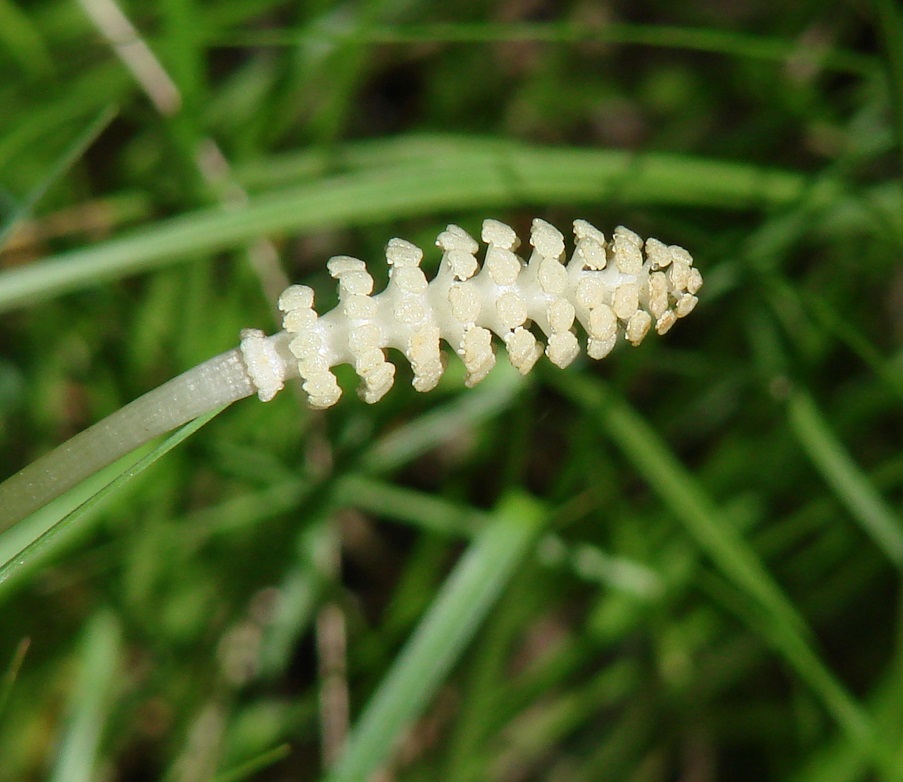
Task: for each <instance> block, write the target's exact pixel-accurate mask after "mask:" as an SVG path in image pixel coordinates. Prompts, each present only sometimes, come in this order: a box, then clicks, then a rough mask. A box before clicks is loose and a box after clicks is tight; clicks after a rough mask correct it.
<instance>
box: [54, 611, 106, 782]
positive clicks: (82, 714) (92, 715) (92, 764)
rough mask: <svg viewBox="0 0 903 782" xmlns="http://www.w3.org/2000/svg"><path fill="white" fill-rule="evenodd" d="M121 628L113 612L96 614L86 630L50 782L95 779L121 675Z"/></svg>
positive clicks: (87, 781)
mask: <svg viewBox="0 0 903 782" xmlns="http://www.w3.org/2000/svg"><path fill="white" fill-rule="evenodd" d="M120 644H121V639H120V629H119V624H118V622H117V621H116V619H115V617H114V616H113V614H111V613H109V612H101V613H98V614H96V615H95V616H94V617H93V619H92V620H91V622H90V623H89V624H88V627H87V629H86V631H85V636H84V640H83V644H82V658H81V669H80V671H79V673H78V678H77V680H76V683H75V689H74V690H73V691H72V693H71V695H70V697H69V709H68V712H69V713H68V717H67V720H66V722H67V724H66V728H65V731H64V733H63V736H62V739H61V741H60V748H59V753H58V755H57V761H56V765H55V766H54V769H53V774H52V775H51V776H50V780H51V782H92V780H94V779H96V778H97V774H98V773H99V771H100V741H101V735H102V732H103V727H104V725H106V723H107V722H108V721H109V719H110V716H111V715H110V711H111V706H112V695H113V692H114V687H115V684H116V680H117V678H118V675H119V670H118V669H119V655H120Z"/></svg>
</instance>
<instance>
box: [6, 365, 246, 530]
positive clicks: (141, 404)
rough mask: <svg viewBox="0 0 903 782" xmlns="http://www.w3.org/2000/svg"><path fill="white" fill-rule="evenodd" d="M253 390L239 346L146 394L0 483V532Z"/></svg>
mask: <svg viewBox="0 0 903 782" xmlns="http://www.w3.org/2000/svg"><path fill="white" fill-rule="evenodd" d="M256 391H257V386H255V384H254V383H253V381H252V380H251V378H250V377H249V375H248V371H247V368H246V366H245V362H244V359H243V357H242V353H241V351H240V350H239V349H238V348H235V349H234V350H229V351H227V352H226V353H222V354H220V355H218V356H215V357H214V358H211V359H210V360H208V361H205V362H204V363H203V364H199V365H198V366H196V367H194V368H193V369H189V370H188V371H187V372H184V373H182V374H181V375H179V376H178V377H175V378H173V379H172V380H169V381H168V382H166V383H164V384H163V385H161V386H159V387H157V388H155V389H153V390H152V391H149V392H148V393H146V394H144V396H141V397H139V398H138V399H136V400H135V401H134V402H130V403H129V404H127V405H126V406H125V407H123V408H121V409H119V410H117V411H116V412H115V413H112V414H111V415H109V416H107V417H106V418H104V419H103V420H102V421H98V422H97V423H96V424H94V425H93V426H91V427H89V428H88V429H86V430H85V431H83V432H81V433H79V434H77V435H75V436H74V437H72V438H71V439H70V440H67V441H66V442H65V443H63V444H62V445H60V446H59V447H57V448H55V449H54V450H52V451H50V452H49V453H47V454H45V455H44V456H42V457H40V458H39V459H37V460H36V461H35V462H33V463H32V464H30V465H28V466H27V467H25V468H24V469H22V470H20V471H19V472H17V473H16V474H15V475H13V476H12V477H10V478H9V479H7V480H6V481H4V482H3V483H2V484H0V532H4V531H5V530H7V529H9V528H10V527H12V526H13V525H14V524H15V523H16V522H18V521H21V520H22V519H24V518H25V517H26V516H29V515H31V514H32V513H34V512H35V511H37V510H38V509H40V508H41V507H43V506H44V505H46V504H47V503H48V502H50V501H51V500H53V499H55V498H56V497H59V496H60V495H61V494H63V493H64V492H66V491H68V490H69V489H71V488H72V487H73V486H75V485H76V484H78V483H80V482H81V481H83V480H84V479H85V478H87V477H89V476H90V475H93V474H94V473H95V472H97V471H98V470H100V469H103V468H104V467H106V466H108V465H110V464H112V463H113V462H115V461H116V460H117V459H119V458H120V457H122V456H125V455H126V454H127V453H130V452H131V451H133V450H135V449H136V448H138V447H139V446H141V445H144V444H145V443H147V442H149V441H150V440H153V439H154V438H155V437H158V436H160V435H162V434H165V433H166V432H169V431H171V430H172V429H175V428H176V427H178V426H182V425H183V424H186V423H188V422H189V421H191V420H193V419H195V418H197V417H198V416H199V415H202V414H203V413H206V412H208V411H210V410H215V409H216V408H218V407H222V406H224V405H228V404H231V403H232V402H235V401H237V400H239V399H243V398H244V397H246V396H250V395H251V394H253V393H255V392H256Z"/></svg>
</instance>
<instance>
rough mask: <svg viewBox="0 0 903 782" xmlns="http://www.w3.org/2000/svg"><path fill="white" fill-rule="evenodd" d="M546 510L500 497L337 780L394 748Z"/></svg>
mask: <svg viewBox="0 0 903 782" xmlns="http://www.w3.org/2000/svg"><path fill="white" fill-rule="evenodd" d="M542 518H543V513H542V509H541V508H540V507H539V506H538V505H537V504H536V503H535V502H534V501H532V500H530V499H528V498H527V497H525V496H509V497H508V498H507V499H505V500H504V501H503V502H502V503H501V504H500V505H499V507H498V508H497V510H496V511H495V512H494V513H493V514H492V520H491V521H490V522H489V524H488V525H487V526H486V528H485V529H484V530H482V531H481V532H480V533H479V534H478V535H477V536H476V538H475V539H474V541H473V543H472V545H471V546H470V548H469V549H468V550H467V552H466V554H465V555H464V556H463V558H462V559H461V561H460V562H459V563H458V565H457V566H456V568H455V570H454V571H453V572H452V574H451V575H450V576H449V578H448V580H447V581H446V583H445V586H444V587H443V588H442V590H441V592H440V593H439V595H438V597H437V598H436V600H435V601H434V602H433V605H432V606H431V607H430V609H429V610H428V612H427V615H426V616H425V617H424V618H423V620H422V621H421V623H420V625H419V626H418V627H417V629H416V630H415V632H414V634H413V636H412V637H411V638H410V640H409V641H408V643H407V645H406V646H405V648H404V649H403V650H402V652H401V653H400V654H399V656H398V657H397V659H396V661H395V663H394V665H393V666H392V668H391V670H390V671H389V673H388V674H387V675H386V677H385V679H383V681H382V683H381V684H380V686H379V688H378V689H377V691H376V693H375V694H374V695H373V697H372V698H371V700H370V703H369V704H368V706H367V707H366V709H365V711H364V713H363V715H362V716H361V718H360V720H359V721H358V723H357V725H356V726H355V728H354V730H353V731H352V734H351V736H350V738H349V741H348V746H347V748H346V751H345V753H344V754H343V755H342V757H341V758H340V759H339V762H338V764H337V765H336V767H335V769H334V770H333V772H332V773H331V774H330V776H329V779H330V780H331V782H351V780H355V781H357V780H363V779H367V778H369V776H370V775H371V774H372V773H373V772H374V771H376V770H377V769H378V768H379V767H380V766H381V765H382V764H383V763H384V762H385V761H386V759H387V758H388V757H389V756H390V754H391V752H392V750H393V747H394V746H395V745H396V743H397V741H398V740H399V738H400V737H401V736H402V734H403V733H404V731H405V729H406V728H407V727H408V726H410V725H411V724H412V723H413V722H414V721H415V720H416V719H417V717H418V716H419V715H420V714H421V713H422V711H423V709H424V707H425V706H426V705H427V703H428V702H429V700H430V698H431V697H432V696H433V695H434V694H435V692H436V690H437V689H438V688H439V686H440V685H441V684H442V682H443V681H444V680H445V677H446V676H447V675H448V672H449V670H450V669H451V668H452V666H453V665H454V664H455V662H456V661H457V660H458V659H459V657H460V655H461V653H462V652H463V651H464V649H465V647H466V646H467V644H468V643H469V642H470V640H471V638H473V635H474V633H475V632H476V630H477V628H478V627H479V626H480V624H481V623H482V622H483V620H484V619H485V618H486V615H487V614H488V612H489V610H490V608H491V607H492V605H493V604H494V603H495V601H496V599H497V598H498V597H499V595H500V593H501V591H502V590H503V589H504V588H505V585H506V584H507V583H508V581H509V579H510V578H511V576H512V574H513V573H514V571H515V569H516V568H517V566H518V564H519V563H520V562H521V560H522V559H523V557H524V556H525V555H526V554H527V552H528V551H529V550H530V544H531V543H532V542H533V540H534V538H535V535H536V533H537V531H538V529H539V527H540V525H541V523H542Z"/></svg>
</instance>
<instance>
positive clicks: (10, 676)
mask: <svg viewBox="0 0 903 782" xmlns="http://www.w3.org/2000/svg"><path fill="white" fill-rule="evenodd" d="M30 645H31V641H30V639H28V638H23V639H22V640H21V641H19V643H18V645H17V646H16V651H15V652H14V653H13V659H12V661H11V662H10V664H9V667H8V668H7V669H6V672H5V673H4V674H3V678H2V679H0V722H2V719H3V712H4V711H5V710H6V704H7V703H9V698H10V696H11V695H12V692H13V687H15V685H16V679H18V678H19V671H21V670H22V663H23V662H24V660H25V655H26V654H27V653H28V647H29V646H30Z"/></svg>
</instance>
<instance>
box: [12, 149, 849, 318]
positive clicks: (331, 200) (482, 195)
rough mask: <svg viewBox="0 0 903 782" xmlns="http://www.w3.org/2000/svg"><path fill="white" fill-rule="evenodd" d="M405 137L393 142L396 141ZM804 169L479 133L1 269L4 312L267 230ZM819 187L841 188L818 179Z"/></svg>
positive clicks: (797, 187) (777, 177)
mask: <svg viewBox="0 0 903 782" xmlns="http://www.w3.org/2000/svg"><path fill="white" fill-rule="evenodd" d="M398 143H401V142H396V145H397V144H398ZM809 186H810V181H809V179H808V178H806V177H804V176H802V175H799V174H795V173H789V172H785V171H780V170H773V169H763V168H761V167H758V166H749V165H742V164H733V163H727V162H720V161H714V160H706V159H703V158H691V157H688V156H681V155H663V154H648V155H636V154H632V153H626V152H620V151H609V150H579V149H543V148H541V147H530V146H526V145H522V144H517V143H499V142H481V141H479V140H477V139H474V140H473V142H472V143H470V144H469V145H467V146H466V147H463V148H461V149H459V150H456V151H450V150H444V151H443V152H442V154H440V155H436V156H434V157H432V158H430V159H422V160H418V161H416V162H415V163H406V164H398V165H388V166H384V167H380V168H375V169H374V168H369V169H367V170H366V171H361V172H354V173H350V174H347V175H340V176H331V177H324V178H321V179H318V180H316V181H313V182H310V183H309V184H305V185H303V186H297V187H294V188H292V189H290V190H285V191H281V192H278V193H270V194H266V195H259V196H256V197H254V198H252V199H251V201H250V202H249V204H248V205H247V207H245V208H244V209H241V210H234V209H225V208H213V209H204V210H200V211H197V212H193V213H190V214H186V215H183V216H180V217H176V218H172V219H170V220H168V221H161V222H160V223H158V224H156V225H154V226H149V227H145V228H142V229H139V230H136V231H134V232H132V233H130V234H128V235H126V236H123V237H120V238H116V239H112V240H110V241H107V242H104V243H102V244H99V245H96V246H93V247H87V248H84V249H81V250H73V251H71V252H68V253H64V254H62V255H58V256H55V257H52V258H48V259H46V260H44V261H42V262H40V263H35V264H32V265H30V266H28V267H24V268H18V269H11V270H9V271H6V272H3V273H2V274H0V312H4V311H7V310H10V309H13V308H16V307H22V306H24V305H26V304H28V303H31V302H35V301H39V300H45V299H49V298H53V297H54V296H59V295H61V294H63V293H66V292H70V291H74V290H79V289H81V288H85V287H89V286H94V285H98V284H99V283H101V282H105V281H108V280H111V279H116V278H119V277H123V276H126V275H130V274H136V273H139V272H146V271H149V270H151V269H155V268H158V267H160V266H163V265H166V264H172V263H176V262H179V261H181V262H186V261H188V260H190V259H192V258H197V257H198V256H200V255H203V254H205V253H212V252H219V251H222V250H226V249H229V248H233V247H236V246H238V245H241V244H243V243H245V242H247V241H249V240H251V239H255V238H257V237H259V236H261V235H271V234H283V233H287V232H293V233H305V232H312V231H320V230H323V229H325V228H329V227H333V226H343V227H345V226H349V225H365V224H370V223H376V222H380V221H385V220H398V219H400V218H404V217H414V216H418V215H423V214H434V213H436V212H441V211H442V210H444V209H455V210H463V209H478V208H479V209H489V208H504V207H512V206H520V205H523V204H531V203H532V204H547V203H556V204H559V205H564V204H594V203H599V202H601V201H604V200H608V201H609V202H613V203H645V204H667V203H670V204H681V205H684V206H688V205H697V206H701V205H705V206H711V207H717V208H726V209H738V208H740V209H745V208H750V207H769V206H775V205H781V204H787V203H790V202H794V201H796V200H797V199H798V198H800V197H802V195H803V194H804V193H806V191H807V189H808V188H809ZM818 192H819V198H827V199H831V198H834V197H836V196H837V194H838V192H840V191H839V190H838V189H837V188H836V187H834V186H833V185H829V186H822V187H821V188H820V189H819V191H818Z"/></svg>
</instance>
